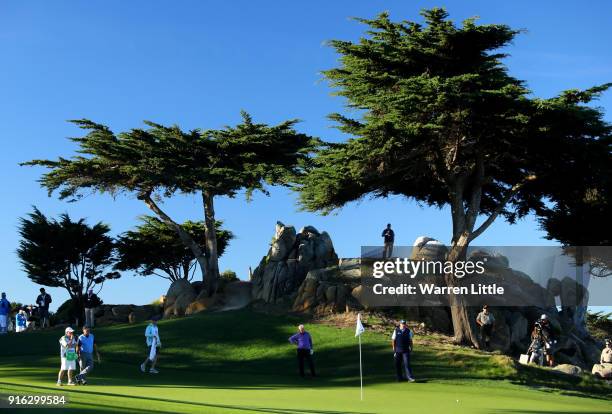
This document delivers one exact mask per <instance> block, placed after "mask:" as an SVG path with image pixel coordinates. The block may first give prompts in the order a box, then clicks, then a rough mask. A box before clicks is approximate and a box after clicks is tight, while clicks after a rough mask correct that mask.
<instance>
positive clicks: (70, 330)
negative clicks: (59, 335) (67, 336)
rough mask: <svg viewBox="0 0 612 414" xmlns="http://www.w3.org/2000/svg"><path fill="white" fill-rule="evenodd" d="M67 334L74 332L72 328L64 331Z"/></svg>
mask: <svg viewBox="0 0 612 414" xmlns="http://www.w3.org/2000/svg"><path fill="white" fill-rule="evenodd" d="M64 332H65V333H68V332H74V329H72V328H71V327H70V326H69V327H67V328H66V330H65V331H64Z"/></svg>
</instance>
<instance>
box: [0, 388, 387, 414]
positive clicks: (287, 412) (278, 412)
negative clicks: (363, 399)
mask: <svg viewBox="0 0 612 414" xmlns="http://www.w3.org/2000/svg"><path fill="white" fill-rule="evenodd" d="M0 384H3V385H14V384H10V383H4V382H0ZM28 388H33V389H37V390H44V391H46V392H48V391H55V392H57V390H58V389H57V388H53V387H44V386H39V385H28ZM63 391H64V390H63ZM65 392H67V393H69V394H72V393H74V394H77V395H92V396H101V397H109V398H127V399H130V400H143V401H148V402H160V403H169V404H177V405H185V406H197V407H207V408H217V409H226V410H235V411H245V412H260V413H270V414H375V413H370V412H364V411H334V410H313V409H292V408H273V407H257V406H248V405H244V406H242V405H235V404H212V403H203V402H195V401H184V400H175V399H171V398H159V397H143V396H138V395H125V394H117V393H112V392H101V391H87V390H84V389H83V387H79V388H78V389H76V388H75V389H70V390H65ZM78 404H79V405H80V404H85V405H88V403H81V402H79V403H78ZM89 405H92V406H95V407H98V406H107V407H109V408H115V407H116V406H111V405H106V404H98V403H96V404H89ZM109 411H113V410H109ZM135 411H142V412H146V411H145V410H135ZM102 412H106V410H103V411H102ZM156 412H160V411H156ZM161 412H165V411H161Z"/></svg>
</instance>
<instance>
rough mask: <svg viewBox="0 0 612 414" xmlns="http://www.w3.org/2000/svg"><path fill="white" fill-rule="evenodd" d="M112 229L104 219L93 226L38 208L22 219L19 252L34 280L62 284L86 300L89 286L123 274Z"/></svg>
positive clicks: (71, 292)
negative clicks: (117, 263)
mask: <svg viewBox="0 0 612 414" xmlns="http://www.w3.org/2000/svg"><path fill="white" fill-rule="evenodd" d="M109 232H110V228H109V227H108V226H107V225H106V224H103V223H96V224H94V225H93V226H89V225H88V224H87V223H86V222H85V219H79V220H77V221H73V220H72V219H71V218H70V217H69V216H68V215H67V214H62V215H61V216H60V217H59V219H52V218H48V217H46V216H45V215H44V214H43V213H41V212H40V211H39V210H38V209H37V208H34V211H33V212H32V213H30V214H28V216H27V217H25V218H21V219H20V225H19V234H20V235H21V238H22V239H21V241H20V242H19V248H18V249H17V255H18V257H19V260H20V262H21V265H22V266H23V269H24V270H25V272H26V274H27V275H28V277H29V278H30V279H31V280H32V281H33V282H34V283H36V284H39V285H43V286H50V287H62V288H64V289H66V291H67V292H68V293H69V294H70V297H71V298H72V299H73V300H75V301H76V302H77V303H82V297H83V295H84V293H85V292H86V291H87V290H89V289H90V288H93V287H95V286H97V287H100V288H101V287H102V285H103V284H104V282H105V281H107V280H112V279H118V278H119V277H120V273H119V272H116V271H113V270H112V265H113V264H114V262H115V254H114V249H115V245H114V241H113V239H112V238H111V237H110V236H109V235H108V233H109Z"/></svg>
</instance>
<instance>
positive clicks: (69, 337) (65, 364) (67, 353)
mask: <svg viewBox="0 0 612 414" xmlns="http://www.w3.org/2000/svg"><path fill="white" fill-rule="evenodd" d="M64 333H65V335H64V336H62V337H61V338H60V340H59V343H60V360H61V367H60V371H59V374H57V385H59V386H61V385H62V379H63V377H64V372H66V371H67V372H68V385H76V383H75V382H74V380H73V379H72V376H73V374H74V370H75V369H76V361H77V351H76V347H77V340H76V338H75V337H74V329H72V328H71V327H67V328H66V330H65V331H64Z"/></svg>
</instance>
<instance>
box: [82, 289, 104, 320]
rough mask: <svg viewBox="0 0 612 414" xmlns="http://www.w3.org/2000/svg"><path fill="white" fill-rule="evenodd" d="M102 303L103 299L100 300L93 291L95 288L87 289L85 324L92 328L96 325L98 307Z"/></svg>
mask: <svg viewBox="0 0 612 414" xmlns="http://www.w3.org/2000/svg"><path fill="white" fill-rule="evenodd" d="M101 303H102V301H101V300H100V298H99V297H98V295H96V294H95V293H94V292H93V289H89V290H88V291H87V296H85V301H84V305H85V325H87V326H89V327H90V328H93V327H94V323H95V313H96V308H97V307H98V306H100V304H101Z"/></svg>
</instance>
